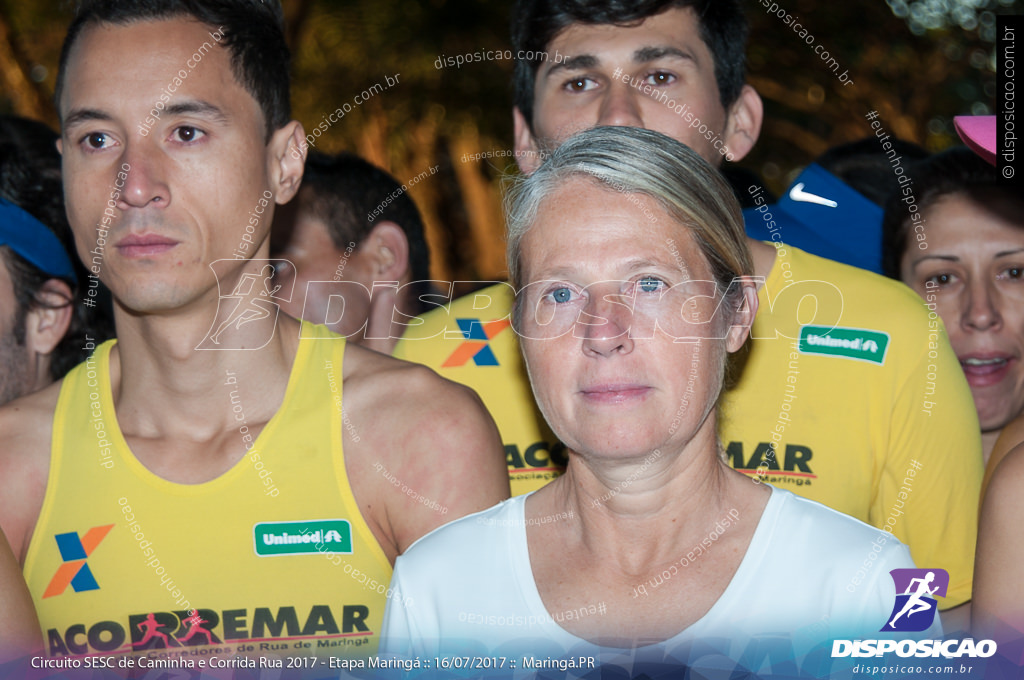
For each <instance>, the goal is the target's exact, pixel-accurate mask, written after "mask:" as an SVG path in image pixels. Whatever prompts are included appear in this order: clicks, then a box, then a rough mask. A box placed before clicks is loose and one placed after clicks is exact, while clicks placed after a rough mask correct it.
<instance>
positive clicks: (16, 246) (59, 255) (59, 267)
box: [0, 198, 78, 283]
mask: <svg viewBox="0 0 1024 680" xmlns="http://www.w3.org/2000/svg"><path fill="white" fill-rule="evenodd" d="M0 246H8V247H9V248H10V249H11V250H13V251H14V252H16V253H17V254H18V255H21V256H22V257H23V258H25V260H26V261H27V262H28V263H29V264H31V265H32V266H33V267H35V268H36V269H38V270H40V271H42V272H43V273H44V274H49V275H50V276H53V277H56V278H66V279H71V280H72V281H74V282H75V283H78V277H76V276H75V270H74V267H72V266H71V258H70V257H68V253H67V251H66V250H64V246H63V245H61V242H60V240H59V239H58V238H57V236H56V235H55V234H54V233H53V232H52V231H50V229H49V227H47V226H46V225H45V224H43V223H42V222H40V221H39V220H37V219H36V218H34V217H32V215H30V214H28V213H27V212H25V211H24V210H22V209H21V208H19V207H18V206H16V205H14V204H13V203H10V202H8V201H5V200H4V199H2V198H0Z"/></svg>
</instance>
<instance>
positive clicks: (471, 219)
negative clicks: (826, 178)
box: [0, 0, 1024, 281]
mask: <svg viewBox="0 0 1024 680" xmlns="http://www.w3.org/2000/svg"><path fill="white" fill-rule="evenodd" d="M1022 1H1024V0H866V1H859V2H834V1H833V2H830V1H828V0H779V4H780V5H782V6H783V7H784V8H785V10H786V11H787V12H788V13H789V14H791V15H793V16H796V17H797V18H798V19H799V20H800V21H801V22H802V23H803V25H804V26H806V27H807V28H808V29H809V30H810V32H811V33H812V34H813V35H814V36H815V38H816V39H817V44H821V45H822V46H823V48H824V49H825V50H827V51H828V52H830V53H831V55H832V56H833V57H834V58H835V59H836V60H838V62H839V63H840V69H839V72H840V73H842V72H843V71H844V70H847V69H848V70H849V77H850V78H851V79H852V80H853V81H854V83H855V84H854V85H850V86H847V87H845V88H844V87H843V86H842V85H841V84H840V83H839V81H838V80H837V78H836V76H835V75H834V74H833V73H832V72H831V70H830V69H829V68H828V67H826V65H825V63H824V62H822V61H821V60H820V59H819V57H818V56H817V55H815V54H814V52H813V49H812V48H811V47H809V46H807V45H806V44H805V43H804V42H803V41H801V40H800V38H799V36H798V35H797V34H795V33H794V32H793V31H792V30H791V29H790V28H789V27H788V26H786V25H785V24H784V23H783V22H782V20H781V19H779V18H777V17H776V16H772V15H767V14H766V13H765V8H764V7H763V6H762V5H761V3H760V2H759V1H758V0H747V1H746V11H747V15H748V18H749V20H750V23H751V29H752V30H751V41H750V48H749V50H748V63H749V82H750V83H751V84H752V85H753V86H754V87H755V88H756V89H757V90H758V91H759V92H760V93H761V96H762V98H763V99H764V100H765V108H766V113H765V125H764V128H763V130H762V134H761V139H760V141H759V142H758V144H757V146H756V147H755V148H754V151H753V152H752V153H751V154H750V155H749V156H748V157H747V158H745V159H744V160H743V161H742V162H741V163H738V164H737V165H738V166H739V167H740V168H744V169H747V170H750V171H752V172H754V173H756V174H757V175H759V176H760V177H761V178H763V181H764V182H765V183H766V185H767V186H768V187H769V188H770V189H772V190H773V191H775V192H776V193H778V192H780V191H781V190H782V189H783V188H785V187H786V186H787V184H788V183H789V180H790V179H791V178H792V177H793V176H794V175H795V173H796V172H798V171H799V170H800V168H801V167H802V166H804V165H806V164H807V163H809V162H810V161H811V160H813V159H814V158H815V157H816V156H817V155H818V154H820V153H821V152H823V151H824V150H825V149H827V148H828V147H830V146H833V145H835V144H839V143H843V142H848V141H853V140H855V139H859V138H862V137H865V136H867V135H868V134H869V133H870V131H871V130H870V127H869V124H868V121H866V120H865V118H864V115H865V114H866V113H867V112H868V111H871V110H875V111H878V113H879V120H880V121H881V122H882V124H883V126H884V128H885V129H886V130H887V131H888V132H889V133H890V134H892V135H895V136H898V137H901V138H903V139H906V140H909V141H912V142H916V143H918V144H922V145H923V146H925V147H927V148H928V149H929V150H932V151H937V150H941V149H944V148H946V147H948V146H950V145H952V144H955V143H958V140H957V137H956V133H955V131H954V130H953V125H952V118H953V116H954V115H959V114H970V113H973V114H986V113H992V112H993V111H992V106H993V102H994V98H995V63H994V48H995V35H996V16H997V15H999V14H1017V13H1019V12H1020V5H1021V2H1022ZM284 9H285V14H286V17H287V21H288V39H289V43H290V45H291V48H292V52H293V59H294V63H293V81H292V105H293V115H294V116H295V117H296V118H297V119H298V120H300V121H302V122H303V124H304V125H305V126H306V128H307V131H308V130H310V129H312V128H314V127H316V126H317V125H318V124H319V123H320V121H321V120H322V119H323V117H324V116H325V115H327V114H328V113H330V112H332V111H334V110H335V109H337V108H339V107H342V106H343V105H344V104H345V103H349V104H351V103H352V98H353V97H354V96H355V95H356V94H358V93H360V92H362V91H363V90H364V89H366V88H369V87H371V86H373V85H374V84H376V83H378V82H379V83H381V84H382V85H384V84H385V81H386V76H392V77H393V76H394V75H395V74H396V73H397V74H400V77H399V84H398V85H395V86H393V87H391V88H389V89H386V90H384V91H383V92H381V93H380V94H378V95H376V96H374V97H372V98H371V99H370V100H369V101H368V102H366V103H364V104H362V105H359V106H353V108H352V110H351V111H350V112H349V113H347V114H346V115H345V117H344V118H343V119H342V120H340V121H339V122H337V123H335V124H334V125H332V126H331V127H330V129H329V130H328V131H327V132H326V133H325V134H323V136H322V137H320V138H319V139H318V140H317V143H316V148H317V149H320V150H324V151H338V150H341V149H348V150H352V151H355V152H357V153H359V154H361V155H362V156H364V157H365V158H367V159H369V160H370V161H372V162H374V163H376V164H378V165H381V166H383V167H385V168H386V169H388V170H389V171H390V172H391V173H392V174H393V175H395V177H396V178H397V179H398V181H399V182H407V181H408V180H409V179H411V178H414V177H416V176H417V175H418V174H419V173H421V172H423V171H424V170H428V169H430V168H432V167H434V166H438V165H439V166H440V167H439V170H438V171H437V173H436V174H435V175H433V176H430V177H428V178H426V179H424V180H423V181H421V182H419V183H418V184H416V185H415V186H414V187H412V188H411V189H410V193H411V194H412V196H413V198H414V199H415V200H416V202H417V204H418V205H419V206H420V209H421V210H422V211H423V213H424V217H425V219H426V222H427V228H428V240H429V241H430V245H431V248H432V252H433V262H434V264H433V272H432V273H433V275H434V278H437V279H442V280H449V281H450V280H464V281H469V280H493V279H500V278H503V277H504V264H503V259H504V258H503V248H504V245H503V241H502V230H503V227H502V222H501V212H500V202H499V196H500V181H499V180H500V177H501V175H502V173H503V172H506V171H512V170H513V167H514V163H513V162H512V159H511V157H510V156H511V153H510V150H511V146H512V122H511V113H510V112H511V89H510V84H509V81H510V74H511V69H512V63H511V62H510V61H486V62H478V63H472V64H464V65H463V66H462V67H461V68H460V69H456V68H454V67H446V68H443V69H440V70H439V69H436V68H435V66H434V64H435V62H436V61H437V58H438V57H439V56H441V55H446V56H454V55H456V54H465V53H471V52H477V51H479V50H505V49H509V39H508V18H509V14H510V12H511V4H510V3H508V2H495V1H493V0H427V1H426V2H419V1H416V0H285V2H284ZM70 15H71V5H70V4H69V3H68V2H67V1H66V0H33V1H32V2H23V1H18V0H0V113H13V114H17V115H22V116H27V117H31V118H37V119H40V120H43V121H45V122H47V123H49V124H50V125H51V126H53V127H56V115H55V112H54V107H53V104H52V95H53V86H54V81H55V78H56V65H57V57H58V54H59V51H60V45H61V42H62V40H63V35H64V29H65V27H66V26H67V23H68V21H69V18H70ZM126 58H129V59H130V58H131V55H126ZM487 151H498V152H502V151H504V152H507V153H508V154H509V156H507V157H505V158H500V157H499V158H492V159H485V160H482V161H472V160H471V161H469V162H463V161H462V160H461V159H462V157H463V154H475V153H481V152H487Z"/></svg>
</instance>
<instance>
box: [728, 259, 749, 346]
mask: <svg viewBox="0 0 1024 680" xmlns="http://www.w3.org/2000/svg"><path fill="white" fill-rule="evenodd" d="M734 285H740V286H742V287H743V289H742V290H743V292H742V296H741V297H740V299H739V305H738V307H737V308H736V310H735V311H734V312H733V314H732V322H731V327H730V328H729V331H728V332H727V333H726V335H725V348H726V349H727V350H728V351H730V352H735V351H736V350H738V349H739V348H740V347H742V346H743V343H744V342H746V340H747V336H748V335H749V334H750V327H751V326H752V325H753V324H754V317H755V316H757V284H756V283H754V280H753V279H751V278H750V277H747V276H744V277H741V278H740V279H739V281H738V282H737V284H734Z"/></svg>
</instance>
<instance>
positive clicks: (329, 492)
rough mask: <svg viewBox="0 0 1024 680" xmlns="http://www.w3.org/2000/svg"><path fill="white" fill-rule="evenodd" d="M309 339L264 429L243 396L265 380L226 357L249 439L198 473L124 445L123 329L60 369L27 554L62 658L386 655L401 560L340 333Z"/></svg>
mask: <svg viewBox="0 0 1024 680" xmlns="http://www.w3.org/2000/svg"><path fill="white" fill-rule="evenodd" d="M302 337H303V338H307V337H308V338H310V339H303V340H301V341H300V342H299V349H298V352H297V353H296V356H295V360H294V364H293V367H292V371H291V376H290V379H289V382H288V387H287V389H286V392H285V396H284V401H283V403H282V405H281V408H280V409H279V410H278V411H277V413H276V414H275V415H274V416H273V417H272V418H271V420H270V421H269V422H268V423H267V425H266V426H265V427H264V428H263V430H262V431H261V432H260V433H259V436H258V437H255V438H253V436H252V434H251V433H250V432H249V427H248V425H247V424H246V422H245V407H246V405H247V403H248V402H249V401H250V400H254V399H255V395H256V391H257V390H258V389H260V388H259V386H258V385H254V384H253V385H246V384H243V383H242V382H241V381H240V380H239V379H238V377H237V376H236V375H235V374H234V372H233V371H232V372H229V371H225V376H224V380H223V381H222V382H223V387H222V389H223V395H222V396H223V398H224V400H225V402H226V403H230V404H231V405H232V411H234V413H235V418H236V420H238V435H237V436H238V439H237V444H238V447H239V449H240V451H246V453H245V455H244V457H243V458H242V459H241V460H240V461H239V462H238V463H237V464H236V465H234V466H233V467H232V468H231V469H230V470H228V471H227V472H225V473H224V474H223V475H221V476H219V477H217V478H216V479H213V480H210V481H208V482H205V483H202V484H176V483H173V482H169V481H167V480H165V479H163V478H161V477H158V476H156V475H154V474H153V473H152V472H150V471H149V470H148V469H146V468H145V467H144V466H143V465H142V464H141V463H140V462H139V461H138V459H136V458H135V456H134V455H133V454H132V452H131V451H130V450H129V448H128V446H127V444H126V442H125V440H124V437H123V435H122V434H121V430H120V428H119V426H118V423H117V414H116V413H115V410H114V402H113V399H112V396H111V386H110V364H109V357H110V350H111V348H112V347H113V346H114V342H115V341H113V340H112V341H109V342H107V343H104V344H103V345H101V346H100V347H98V348H97V349H96V351H95V353H94V354H93V356H92V357H91V358H90V359H88V360H87V361H86V362H85V363H82V364H80V365H79V366H77V367H76V368H74V369H73V370H72V371H71V372H70V373H69V374H68V376H67V377H66V378H65V379H64V384H63V386H62V387H61V393H60V397H59V400H58V402H57V409H56V412H55V415H54V425H53V445H52V453H51V460H50V474H49V479H48V481H47V488H46V494H45V499H44V502H43V506H42V510H41V513H40V516H39V521H38V523H37V525H36V529H35V532H34V533H33V536H32V541H31V544H30V546H29V551H28V555H27V558H26V561H25V577H26V581H27V582H28V586H29V590H30V591H31V593H32V597H33V600H34V602H35V605H36V609H37V611H38V613H39V619H40V623H41V624H42V630H43V637H44V640H45V643H46V651H47V653H48V654H49V655H50V656H74V657H81V656H84V655H87V654H88V655H91V654H99V655H104V654H116V655H131V656H133V657H135V658H134V659H132V662H133V663H134V666H133V667H134V668H153V667H154V666H153V664H154V663H162V662H169V663H176V664H177V663H181V664H182V665H180V666H176V667H178V668H200V666H199V662H200V660H203V661H204V663H205V664H206V667H207V668H210V667H211V664H213V663H217V662H213V661H211V659H212V658H213V657H216V658H217V659H218V661H223V660H224V659H228V660H229V663H231V662H239V663H244V662H245V661H246V660H245V659H243V658H241V657H246V656H247V655H248V656H251V657H252V658H254V659H256V662H257V663H259V664H263V667H275V666H276V665H277V664H278V663H281V666H280V667H282V668H285V669H286V668H287V667H288V666H287V664H289V663H294V659H295V658H299V657H306V660H305V661H303V662H302V663H306V664H308V663H310V661H309V659H308V657H320V659H319V660H318V664H317V666H316V667H317V668H320V669H321V670H326V669H327V664H326V660H325V659H324V658H323V657H328V656H334V657H342V658H344V657H367V656H370V655H372V654H373V653H375V651H376V649H377V644H378V636H379V633H380V625H381V621H382V619H383V614H384V605H385V601H386V597H387V596H388V593H387V591H386V588H387V585H388V582H389V580H390V578H391V566H390V564H389V562H388V560H387V558H386V556H385V555H384V553H383V551H382V550H381V548H380V546H379V545H378V544H377V541H376V539H375V538H374V536H373V534H372V533H371V532H370V529H369V527H368V526H367V525H366V522H365V521H364V520H363V518H362V515H361V514H360V512H359V509H358V506H357V505H356V502H355V500H354V499H353V497H352V491H351V489H350V487H349V483H348V479H347V476H346V474H345V460H344V455H343V452H342V414H341V413H340V408H339V406H338V405H339V404H340V403H341V383H342V380H341V376H342V357H343V354H344V351H345V340H344V339H343V338H341V337H340V336H337V335H335V334H333V333H331V332H330V331H329V330H327V329H326V328H325V327H323V326H313V325H311V324H304V326H303V332H302ZM237 354H238V355H239V361H240V362H241V361H245V360H246V357H244V356H242V355H243V354H245V353H244V352H238V353H237ZM391 596H392V597H396V595H395V594H393V593H392V594H391ZM193 610H194V612H193ZM158 660H159V661H158ZM190 662H191V663H190ZM268 664H269V665H268ZM172 667H174V666H172ZM238 667H248V666H238ZM336 672H337V671H335V673H336Z"/></svg>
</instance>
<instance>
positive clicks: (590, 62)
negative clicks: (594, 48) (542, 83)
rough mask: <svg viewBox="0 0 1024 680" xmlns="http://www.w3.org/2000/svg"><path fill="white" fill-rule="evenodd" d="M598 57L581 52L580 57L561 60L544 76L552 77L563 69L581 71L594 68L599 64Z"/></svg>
mask: <svg viewBox="0 0 1024 680" xmlns="http://www.w3.org/2000/svg"><path fill="white" fill-rule="evenodd" d="M598 63H599V62H598V60H597V57H595V56H593V55H590V54H581V55H580V56H578V57H569V58H568V59H566V60H565V61H562V62H559V63H557V64H555V65H554V66H552V67H551V70H550V71H548V72H547V73H546V74H545V75H544V77H545V78H550V77H551V75H552V74H554V73H558V72H559V71H560V70H561V71H579V70H580V69H585V68H594V67H595V66H597V64H598Z"/></svg>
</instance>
